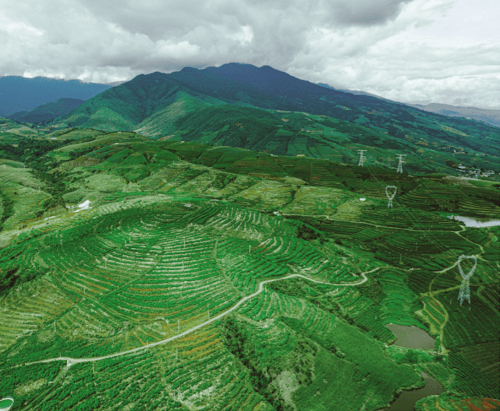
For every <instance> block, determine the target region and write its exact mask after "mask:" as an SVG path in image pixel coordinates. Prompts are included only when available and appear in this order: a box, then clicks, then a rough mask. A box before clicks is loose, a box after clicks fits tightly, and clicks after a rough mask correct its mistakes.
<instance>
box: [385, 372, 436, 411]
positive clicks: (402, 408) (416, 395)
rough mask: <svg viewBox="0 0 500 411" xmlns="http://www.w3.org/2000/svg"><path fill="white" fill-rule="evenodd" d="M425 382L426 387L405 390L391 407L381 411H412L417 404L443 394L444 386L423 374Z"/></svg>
mask: <svg viewBox="0 0 500 411" xmlns="http://www.w3.org/2000/svg"><path fill="white" fill-rule="evenodd" d="M422 377H424V380H425V386H423V387H422V388H417V389H415V390H403V392H402V393H401V394H399V395H398V396H397V398H396V400H395V401H394V402H392V403H391V406H390V407H386V408H382V409H381V410H380V411H412V410H413V407H414V406H415V403H416V402H417V401H418V400H420V399H422V398H425V397H429V396H431V395H439V394H441V393H442V392H443V386H442V385H441V383H439V382H438V381H436V380H435V379H434V378H432V377H430V376H429V375H427V374H426V373H425V372H423V373H422Z"/></svg>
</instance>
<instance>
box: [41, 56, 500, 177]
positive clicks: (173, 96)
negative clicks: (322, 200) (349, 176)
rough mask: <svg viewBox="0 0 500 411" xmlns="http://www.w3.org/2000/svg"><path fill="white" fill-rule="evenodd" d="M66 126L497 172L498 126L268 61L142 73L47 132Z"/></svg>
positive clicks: (421, 167)
mask: <svg viewBox="0 0 500 411" xmlns="http://www.w3.org/2000/svg"><path fill="white" fill-rule="evenodd" d="M68 126H70V127H84V128H95V129H100V130H103V131H135V132H138V133H141V134H142V135H146V136H150V137H153V138H155V139H160V138H161V139H169V140H171V141H182V140H184V141H198V142H200V143H210V144H214V145H228V146H232V147H241V148H251V149H257V150H261V151H267V152H268V153H273V154H276V155H292V156H295V155H296V154H305V155H307V156H308V157H315V158H326V159H332V160H335V161H339V162H343V163H348V164H357V160H356V157H358V153H357V150H360V149H366V150H368V152H367V156H368V161H369V162H371V164H372V165H376V166H383V167H389V168H395V167H396V164H395V155H396V154H399V153H401V154H406V155H407V156H408V158H407V160H408V163H407V165H408V167H409V170H412V171H413V172H427V173H429V172H438V173H442V172H444V173H448V174H452V175H456V176H461V175H466V176H472V175H474V173H475V171H474V170H477V171H479V170H480V169H482V170H483V172H486V171H493V172H495V173H496V175H497V176H498V173H499V172H500V168H499V167H500V158H499V151H498V147H499V146H500V132H499V131H498V128H497V127H493V126H489V125H487V124H484V123H482V122H478V121H475V120H468V119H464V118H451V117H446V116H442V115H439V114H434V113H428V112H425V111H422V110H419V109H417V108H414V107H410V106H405V105H403V104H399V103H394V102H390V101H386V100H382V99H377V98H375V97H371V96H364V95H354V94H350V93H343V92H340V91H337V90H333V89H328V88H324V87H321V86H318V85H315V84H312V83H309V82H307V81H303V80H299V79H296V78H294V77H292V76H289V75H288V74H286V73H282V72H279V71H277V70H274V69H272V68H270V67H262V68H256V67H254V66H249V65H232V64H229V65H224V66H221V67H219V68H207V69H205V70H196V69H192V68H185V69H183V70H181V71H180V72H176V73H171V74H163V73H158V72H156V73H153V74H149V75H140V76H137V77H136V78H135V79H133V80H131V81H129V82H127V83H124V84H122V85H120V86H117V87H114V88H112V89H109V90H106V91H104V92H102V93H101V94H99V95H97V96H95V97H94V98H92V99H90V100H88V101H86V102H85V103H84V104H82V105H81V106H80V107H78V108H77V109H76V110H74V111H72V112H71V113H69V114H68V115H66V116H64V117H63V118H62V119H59V120H57V121H55V122H54V123H53V124H51V125H49V127H48V128H47V130H52V129H54V128H56V129H58V128H65V127H68ZM459 165H463V166H464V167H465V168H466V169H465V170H464V169H459V168H458V167H459Z"/></svg>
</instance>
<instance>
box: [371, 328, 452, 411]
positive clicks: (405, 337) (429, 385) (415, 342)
mask: <svg viewBox="0 0 500 411" xmlns="http://www.w3.org/2000/svg"><path fill="white" fill-rule="evenodd" d="M385 326H386V327H387V328H389V330H391V331H392V333H393V334H394V335H395V336H396V341H394V345H399V346H400V347H406V348H412V349H421V350H433V349H434V342H435V340H434V338H432V337H431V336H430V335H429V334H427V333H426V332H425V331H424V330H422V329H421V328H418V327H415V326H411V327H408V326H406V325H398V324H386V325H385ZM422 377H424V381H425V385H424V386H423V387H422V388H417V389H414V390H403V391H402V392H401V393H400V394H399V395H398V396H397V398H396V399H395V400H394V402H392V403H391V405H390V407H386V408H382V409H381V410H380V411H411V410H413V407H414V405H415V403H416V402H417V401H418V400H420V399H421V398H425V397H428V396H430V395H439V394H441V393H442V392H443V386H442V385H441V384H440V383H439V382H438V381H436V380H435V379H434V378H432V377H430V376H429V375H427V374H426V373H424V372H423V373H422Z"/></svg>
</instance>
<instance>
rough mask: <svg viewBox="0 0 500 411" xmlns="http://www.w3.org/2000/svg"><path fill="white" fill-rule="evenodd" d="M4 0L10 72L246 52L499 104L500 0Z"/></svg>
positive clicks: (336, 80) (4, 63)
mask: <svg viewBox="0 0 500 411" xmlns="http://www.w3.org/2000/svg"><path fill="white" fill-rule="evenodd" d="M0 4H1V7H0V44H2V57H3V58H1V59H0V75H4V76H6V75H19V76H26V77H36V76H47V77H54V78H64V79H81V80H83V81H86V82H94V83H112V82H115V81H124V80H130V79H132V78H134V77H135V76H136V75H138V74H148V73H152V72H155V71H160V72H165V73H169V72H172V71H177V70H180V69H182V68H183V67H185V66H191V67H195V68H204V67H207V66H220V65H222V64H225V63H229V62H241V63H250V64H254V65H256V66H259V67H260V66H263V65H269V66H272V67H274V68H276V69H278V70H281V71H285V72H287V73H289V74H291V75H293V76H295V77H298V78H301V79H304V80H308V81H310V82H313V83H319V82H321V83H326V84H329V85H330V86H332V87H335V88H337V89H347V90H361V91H364V92H368V93H372V94H375V95H378V96H381V97H384V98H387V99H390V100H394V101H401V102H410V101H412V102H425V103H431V102H433V103H443V104H451V105H458V106H474V107H483V108H500V58H499V56H500V30H498V16H499V15H500V1H498V0H476V1H474V2H471V1H470V0H377V1H373V0H311V1H303V0H301V1H299V0H286V1H285V0H277V1H273V2H264V1H259V0H257V1H255V0H233V1H227V0H206V1H203V2H199V1H194V0H186V1H182V2H178V1H173V0H165V1H157V0H143V1H137V0H136V1H132V0H126V1H118V0H109V1H105V2H102V1H97V0H75V1H72V2H65V1H63V0H26V1H19V2H14V1H13V2H8V1H6V0H2V2H1V3H0ZM1 92H2V91H1V90H0V93H1ZM425 103H424V104H425Z"/></svg>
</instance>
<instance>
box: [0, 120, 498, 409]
mask: <svg viewBox="0 0 500 411" xmlns="http://www.w3.org/2000/svg"><path fill="white" fill-rule="evenodd" d="M283 118H286V115H285V114H283ZM118 120H119V119H117V121H118ZM311 130H313V129H311ZM325 130H326V129H325ZM53 136H54V137H56V140H53V141H52V142H49V143H47V144H48V145H49V146H46V145H42V144H41V143H40V142H39V141H38V140H35V141H34V142H32V143H30V144H32V147H33V150H34V151H33V152H34V153H35V154H36V150H42V154H41V155H39V156H35V155H34V154H29V155H30V156H32V157H27V156H28V155H26V156H25V157H23V155H24V154H22V153H18V152H17V151H13V152H12V153H11V154H9V156H7V155H6V157H5V158H4V159H2V160H1V161H0V182H1V191H0V212H1V214H0V216H1V221H2V230H1V231H0V398H4V397H7V396H11V397H13V398H14V399H15V405H14V408H13V410H17V409H19V410H78V411H84V410H102V411H104V410H146V409H154V410H195V409H196V410H207V411H212V410H221V411H222V410H224V411H229V410H252V411H257V410H265V411H272V410H276V411H292V410H315V411H316V410H318V411H321V410H325V411H327V410H347V409H352V410H361V409H364V410H373V411H375V410H379V409H383V408H384V407H387V406H388V405H389V404H390V402H391V401H392V400H394V398H395V396H396V395H397V394H398V393H400V392H401V390H407V389H412V388H417V387H421V386H422V384H423V379H422V377H421V375H420V373H421V372H422V371H423V372H425V373H427V374H428V375H430V376H432V378H434V379H436V380H437V381H439V382H440V383H441V384H442V385H443V387H444V389H445V392H444V393H443V394H441V395H440V396H438V397H429V398H425V399H423V400H422V401H420V402H419V404H418V406H417V409H419V410H432V411H434V410H440V409H444V410H448V409H450V410H454V409H457V410H458V409H468V408H466V403H465V402H464V401H469V402H470V404H472V406H474V407H477V409H484V410H493V409H496V408H494V407H497V408H498V407H499V403H498V401H497V399H498V398H499V397H500V396H499V393H498V378H499V369H500V367H499V364H498V362H495V358H496V359H497V360H496V361H498V349H499V345H498V341H499V339H500V330H499V324H500V317H499V316H500V311H499V310H500V307H499V300H500V296H499V268H500V252H499V251H500V247H499V240H498V239H499V238H500V230H499V228H498V227H486V228H469V227H466V226H464V225H462V224H461V223H460V222H458V221H455V220H451V219H449V218H447V215H450V214H455V215H465V216H477V217H483V218H490V219H491V218H498V216H499V215H500V214H499V211H500V206H499V204H500V202H499V199H500V195H499V193H500V192H499V191H498V189H496V188H494V187H467V190H466V191H462V186H460V185H458V184H454V183H453V182H451V181H448V180H445V179H444V178H438V177H424V176H411V175H408V174H407V173H404V174H396V173H394V172H391V171H388V170H384V169H378V168H368V167H365V168H363V167H356V166H354V167H353V166H348V165H345V164H344V165H342V164H337V163H332V162H331V161H328V160H318V159H307V158H292V157H286V156H279V155H276V156H270V155H267V154H265V153H256V152H255V151H251V150H244V149H239V148H238V149H237V148H231V147H213V146H207V145H203V144H198V143H196V144H192V143H189V142H186V143H181V142H179V141H161V140H158V141H153V140H150V139H146V138H144V137H142V136H140V135H136V134H135V133H125V132H124V133H106V134H97V133H96V132H95V130H90V129H89V130H88V133H86V132H85V130H75V129H68V130H66V131H64V130H59V131H57V132H55V133H54V135H53ZM26 144H28V143H26ZM44 144H45V143H44ZM47 147H48V148H47ZM23 163H26V167H25V168H24V167H23ZM386 185H395V186H397V187H398V194H397V197H396V198H395V200H394V207H393V208H388V207H387V197H386V194H385V186H386ZM38 187H40V190H39V189H38ZM429 192H430V194H429ZM360 198H365V200H363V201H362V200H360ZM443 198H445V199H446V201H442V199H443ZM476 203H477V204H478V207H477V208H474V207H473V205H474V204H476ZM471 204H472V205H471ZM461 255H468V256H470V255H474V256H476V257H477V259H478V264H477V269H476V270H475V273H474V275H473V276H472V277H471V279H470V300H471V303H470V304H469V302H468V301H467V300H465V301H464V302H463V304H460V302H459V301H458V300H457V297H458V293H459V291H460V287H461V284H462V278H461V276H460V273H459V269H458V265H457V261H458V258H459V257H460V256H461ZM462 267H463V268H465V270H466V271H467V270H470V269H471V263H470V261H465V262H463V263H462ZM387 324H398V325H402V326H415V327H418V328H420V329H421V330H424V331H425V332H427V333H429V335H430V336H432V337H433V338H435V348H434V349H433V350H424V349H418V350H417V349H415V350H412V349H406V348H404V347H399V346H396V345H394V344H393V343H394V341H395V340H396V336H395V334H393V332H391V330H389V328H388V327H386V325H387ZM495 401H496V402H495ZM467 404H468V403H467ZM488 404H489V405H488ZM455 405H456V408H451V407H452V406H455ZM418 407H420V408H418ZM459 407H461V408H459ZM481 407H482V408H481ZM488 407H490V408H488ZM470 409H474V408H470Z"/></svg>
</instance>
